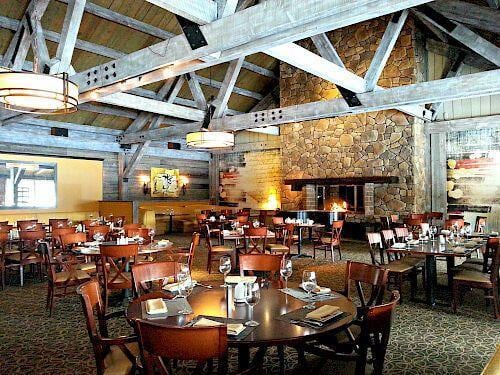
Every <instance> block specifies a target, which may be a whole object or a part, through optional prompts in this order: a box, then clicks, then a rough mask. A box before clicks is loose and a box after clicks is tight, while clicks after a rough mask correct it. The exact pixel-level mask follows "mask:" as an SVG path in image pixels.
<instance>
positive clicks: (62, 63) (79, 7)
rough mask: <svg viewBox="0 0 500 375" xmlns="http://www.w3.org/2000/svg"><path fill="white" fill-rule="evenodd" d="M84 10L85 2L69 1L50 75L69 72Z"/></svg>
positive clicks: (83, 0) (79, 0)
mask: <svg viewBox="0 0 500 375" xmlns="http://www.w3.org/2000/svg"><path fill="white" fill-rule="evenodd" d="M84 9H85V0H70V1H69V3H68V7H67V9H66V15H65V16H64V23H63V27H62V30H61V40H60V42H59V45H58V46H57V51H56V56H55V58H54V59H53V60H52V66H51V67H50V74H58V73H64V72H68V70H69V67H70V66H71V59H72V57H73V51H74V49H75V43H76V39H77V38H76V37H77V35H78V30H79V29H80V23H81V22H82V17H83V11H84Z"/></svg>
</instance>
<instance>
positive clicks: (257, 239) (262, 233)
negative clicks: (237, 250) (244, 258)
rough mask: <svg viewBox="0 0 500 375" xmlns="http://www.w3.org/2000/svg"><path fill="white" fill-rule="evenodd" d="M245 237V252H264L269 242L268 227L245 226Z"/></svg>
mask: <svg viewBox="0 0 500 375" xmlns="http://www.w3.org/2000/svg"><path fill="white" fill-rule="evenodd" d="M243 239H244V243H245V250H244V252H245V254H252V253H257V254H262V253H264V252H265V249H266V244H267V227H259V228H244V229H243Z"/></svg>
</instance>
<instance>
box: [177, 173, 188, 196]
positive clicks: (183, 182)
mask: <svg viewBox="0 0 500 375" xmlns="http://www.w3.org/2000/svg"><path fill="white" fill-rule="evenodd" d="M179 181H180V183H181V191H182V195H186V190H187V185H188V184H189V178H188V177H187V176H179Z"/></svg>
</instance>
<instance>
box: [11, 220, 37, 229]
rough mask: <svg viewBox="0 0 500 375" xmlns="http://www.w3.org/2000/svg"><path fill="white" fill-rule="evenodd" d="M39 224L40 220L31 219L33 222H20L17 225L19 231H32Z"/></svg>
mask: <svg viewBox="0 0 500 375" xmlns="http://www.w3.org/2000/svg"><path fill="white" fill-rule="evenodd" d="M37 223H38V219H31V220H18V221H17V223H16V224H17V229H19V230H30V229H35V228H36V224H37Z"/></svg>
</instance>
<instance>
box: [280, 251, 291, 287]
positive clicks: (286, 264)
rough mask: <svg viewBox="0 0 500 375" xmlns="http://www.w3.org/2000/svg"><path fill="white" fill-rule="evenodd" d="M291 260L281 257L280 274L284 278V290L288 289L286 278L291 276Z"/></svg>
mask: <svg viewBox="0 0 500 375" xmlns="http://www.w3.org/2000/svg"><path fill="white" fill-rule="evenodd" d="M292 272H293V268H292V260H291V259H286V258H283V259H282V260H281V267H280V275H281V277H282V278H284V279H285V291H287V290H288V278H289V277H290V276H292Z"/></svg>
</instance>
